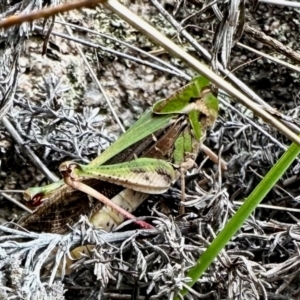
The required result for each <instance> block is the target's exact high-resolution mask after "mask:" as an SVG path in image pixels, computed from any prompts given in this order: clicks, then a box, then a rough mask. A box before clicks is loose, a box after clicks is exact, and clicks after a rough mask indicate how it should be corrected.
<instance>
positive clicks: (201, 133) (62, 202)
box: [20, 76, 218, 233]
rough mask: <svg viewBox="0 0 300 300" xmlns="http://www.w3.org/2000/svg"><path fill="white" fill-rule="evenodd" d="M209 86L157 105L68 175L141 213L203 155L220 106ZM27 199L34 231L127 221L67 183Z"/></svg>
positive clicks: (34, 191)
mask: <svg viewBox="0 0 300 300" xmlns="http://www.w3.org/2000/svg"><path fill="white" fill-rule="evenodd" d="M209 85H210V82H209V81H208V80H207V79H206V78H204V77H203V76H198V77H195V78H194V79H193V80H192V81H191V82H190V83H189V84H187V85H186V86H184V87H182V88H181V89H179V90H178V91H176V92H175V93H174V94H173V95H171V96H170V97H168V98H166V99H164V100H160V101H158V102H156V103H155V104H154V105H153V107H152V109H151V110H150V111H148V112H146V113H145V114H144V115H142V117H141V118H140V119H139V120H138V121H137V122H136V123H135V124H134V125H133V126H132V127H130V128H129V129H128V130H127V131H126V132H125V133H124V134H123V135H122V136H121V137H120V138H119V139H118V140H117V141H116V142H114V143H113V144H112V145H111V146H110V147H109V148H108V149H106V150H105V151H104V152H103V153H102V154H101V155H100V156H98V157H97V158H95V159H94V160H93V161H92V162H91V163H90V164H88V165H86V166H82V165H79V164H77V163H74V162H68V163H67V164H66V163H64V164H63V165H62V166H61V169H63V170H64V172H65V173H68V172H69V171H70V169H69V167H70V166H75V168H73V170H72V176H73V177H74V176H75V177H76V179H75V180H77V181H78V182H82V183H84V184H85V185H88V186H90V187H91V188H93V189H95V190H97V191H99V192H101V193H102V194H103V195H104V196H106V197H108V198H111V199H112V201H113V202H114V203H116V204H117V205H119V206H121V207H122V208H123V209H124V210H126V211H133V210H135V209H136V208H137V207H138V206H139V205H140V204H141V203H142V202H143V201H144V200H145V199H146V198H147V197H148V195H149V194H153V193H163V192H165V191H166V190H167V189H168V188H169V187H170V185H171V184H172V183H173V182H174V181H175V180H176V179H178V177H179V175H178V174H177V173H175V172H174V170H173V167H172V166H182V165H183V164H184V163H185V162H186V161H187V159H189V158H190V157H192V158H195V157H196V155H197V154H198V152H199V149H200V146H201V143H202V141H203V140H204V138H205V135H206V130H207V128H209V127H211V126H212V125H213V124H214V122H215V120H216V118H217V115H218V101H217V99H216V97H214V96H213V94H212V93H211V91H210V87H209ZM142 158H147V159H146V160H145V159H142ZM170 163H172V166H171V165H170ZM120 165H121V166H120ZM133 165H134V166H135V169H134V170H133V169H132V166H133ZM149 170H150V171H149ZM70 172H71V171H70ZM70 172H69V173H70ZM74 172H75V173H74ZM112 178H113V179H112ZM145 178H147V180H146V182H145V180H144V179H145ZM73 179H74V178H73ZM143 180H144V182H143ZM124 182H125V183H126V184H127V185H126V184H124ZM150 182H151V183H150ZM124 188H125V189H124ZM24 199H25V200H26V201H29V203H30V204H32V205H37V206H38V208H37V209H36V210H35V211H34V213H33V214H32V215H29V216H27V217H26V218H25V219H23V220H21V222H20V225H21V226H23V227H25V228H27V229H30V230H35V231H45V232H56V233H64V232H65V231H67V230H68V226H67V224H69V225H73V224H74V223H75V222H76V221H77V220H78V218H79V215H80V214H86V215H88V216H89V217H90V221H91V223H92V224H94V225H95V226H98V227H102V228H104V229H106V230H111V229H112V228H113V227H115V226H116V225H118V224H120V223H121V222H122V221H123V220H124V216H122V215H120V214H118V213H116V212H115V211H114V209H112V208H110V207H105V206H104V207H103V205H102V204H100V203H99V202H96V201H95V200H94V199H91V198H88V197H87V195H86V194H85V193H82V192H81V191H78V190H74V189H73V188H72V187H71V186H69V185H67V184H65V182H64V181H63V180H61V181H59V182H56V183H53V184H50V185H47V186H43V187H34V188H29V189H28V190H27V191H25V193H24Z"/></svg>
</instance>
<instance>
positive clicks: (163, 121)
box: [90, 111, 172, 166]
mask: <svg viewBox="0 0 300 300" xmlns="http://www.w3.org/2000/svg"><path fill="white" fill-rule="evenodd" d="M171 119H172V115H164V116H156V117H153V113H152V112H151V111H148V112H147V113H145V114H144V115H142V116H141V117H140V118H139V119H138V120H137V122H136V123H135V124H134V125H132V127H130V128H129V129H128V130H127V131H126V132H125V133H124V134H123V135H122V136H121V137H120V138H119V139H118V140H117V141H115V142H114V143H113V144H112V145H111V146H110V147H109V148H107V149H106V150H105V151H104V152H103V153H102V154H101V155H100V156H98V157H96V158H95V159H94V160H93V161H91V163H90V165H98V166H99V165H102V164H103V163H105V162H106V161H108V160H109V159H110V158H112V157H114V156H115V155H117V154H118V153H120V152H121V151H123V150H124V149H126V148H128V147H130V146H131V145H133V144H134V143H136V142H138V141H140V140H142V139H143V138H145V137H147V136H149V135H151V134H153V133H154V132H156V131H158V130H160V129H162V128H164V127H165V126H167V125H168V124H169V123H170V121H171Z"/></svg>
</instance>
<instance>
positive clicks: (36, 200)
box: [30, 193, 44, 206]
mask: <svg viewBox="0 0 300 300" xmlns="http://www.w3.org/2000/svg"><path fill="white" fill-rule="evenodd" d="M43 196H44V194H43V193H39V194H36V195H35V196H34V197H33V198H32V199H31V201H30V204H31V205H32V206H40V205H41V204H42V203H43V201H42V199H43Z"/></svg>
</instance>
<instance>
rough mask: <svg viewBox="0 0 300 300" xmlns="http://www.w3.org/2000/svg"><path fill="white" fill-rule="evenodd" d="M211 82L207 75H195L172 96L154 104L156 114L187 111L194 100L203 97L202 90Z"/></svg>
mask: <svg viewBox="0 0 300 300" xmlns="http://www.w3.org/2000/svg"><path fill="white" fill-rule="evenodd" d="M209 84H210V82H209V80H208V79H206V78H205V77H203V76H198V77H195V78H194V79H193V80H192V81H191V82H190V83H189V84H187V85H185V86H184V87H182V88H181V89H179V90H178V91H177V92H175V93H174V94H173V95H172V96H170V97H168V98H167V99H163V100H160V101H158V102H156V103H155V104H154V105H153V112H154V113H156V114H174V113H175V114H176V113H177V114H182V113H187V112H188V111H189V107H190V106H191V104H192V103H193V101H194V100H195V99H198V98H200V97H201V92H202V90H203V89H204V88H205V87H208V86H209Z"/></svg>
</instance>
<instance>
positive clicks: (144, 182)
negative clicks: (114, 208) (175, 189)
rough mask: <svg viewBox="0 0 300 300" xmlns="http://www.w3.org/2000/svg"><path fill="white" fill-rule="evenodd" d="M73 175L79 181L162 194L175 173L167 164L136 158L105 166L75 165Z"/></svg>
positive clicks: (150, 159) (155, 160)
mask: <svg viewBox="0 0 300 300" xmlns="http://www.w3.org/2000/svg"><path fill="white" fill-rule="evenodd" d="M74 175H75V176H76V177H77V178H75V179H76V180H79V181H82V180H84V179H88V178H93V179H99V180H102V181H106V182H110V183H115V184H117V185H121V186H123V187H125V188H130V189H132V190H134V191H139V192H144V193H148V194H162V193H164V192H165V191H167V190H168V189H169V188H170V185H171V184H172V183H173V182H174V181H175V178H176V177H175V171H174V169H173V167H172V166H171V165H170V164H169V163H168V162H166V161H164V160H159V159H153V158H138V159H135V160H133V161H129V162H125V163H120V164H114V165H107V166H106V165H102V166H94V165H79V164H77V168H76V169H75V172H74Z"/></svg>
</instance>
